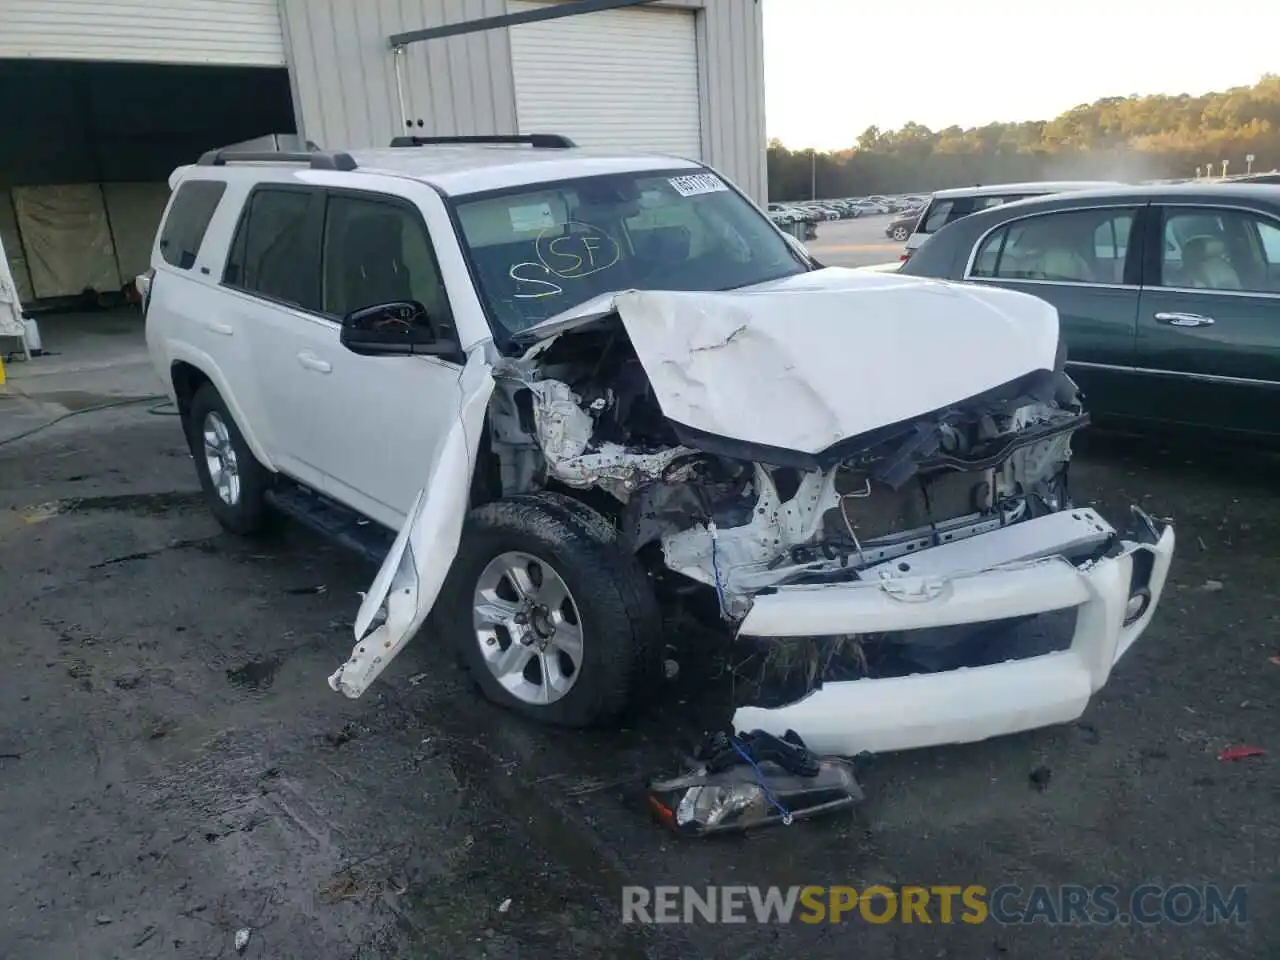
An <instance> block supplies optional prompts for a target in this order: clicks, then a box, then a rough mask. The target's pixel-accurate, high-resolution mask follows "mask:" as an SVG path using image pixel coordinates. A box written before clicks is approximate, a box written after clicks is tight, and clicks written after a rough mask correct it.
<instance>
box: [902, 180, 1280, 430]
mask: <svg viewBox="0 0 1280 960" xmlns="http://www.w3.org/2000/svg"><path fill="white" fill-rule="evenodd" d="M900 273H902V274H905V275H912V276H922V277H938V278H943V279H951V280H964V281H966V282H970V283H993V284H996V285H998V286H1002V287H1008V288H1009V289H1012V290H1021V291H1023V292H1025V293H1031V294H1034V295H1035V296H1038V297H1040V298H1041V299H1043V300H1047V301H1048V302H1049V303H1051V304H1053V305H1054V306H1055V307H1057V308H1058V314H1059V317H1060V320H1061V330H1062V337H1063V340H1064V341H1065V342H1066V348H1067V357H1068V362H1067V367H1068V369H1069V371H1070V373H1071V376H1072V378H1073V379H1075V380H1076V382H1077V383H1078V384H1079V385H1080V387H1081V389H1082V390H1083V391H1084V392H1085V396H1086V398H1087V401H1088V405H1089V409H1090V411H1091V412H1092V413H1093V415H1094V416H1095V417H1096V418H1098V419H1102V420H1110V421H1113V422H1122V423H1126V424H1127V425H1129V426H1136V427H1139V428H1141V427H1144V426H1150V427H1154V426H1164V427H1187V428H1192V429H1195V430H1196V431H1198V432H1204V431H1205V430H1208V431H1212V432H1214V433H1219V434H1231V435H1235V436H1253V437H1255V438H1258V439H1262V438H1263V437H1268V438H1272V439H1274V438H1280V187H1277V186H1267V185H1257V184H1253V185H1245V184H1195V183H1185V184H1173V185H1164V186H1150V187H1139V186H1134V187H1125V188H1109V189H1106V190H1090V191H1088V192H1085V193H1070V194H1058V195H1056V196H1050V197H1040V198H1036V199H1031V200H1022V201H1018V202H1016V203H1009V204H1006V205H1004V206H1000V207H995V208H993V209H990V210H986V211H983V212H981V213H975V214H973V215H972V216H969V217H965V218H964V219H962V220H957V221H956V222H954V223H952V224H949V225H948V226H946V227H944V228H943V229H942V230H939V231H938V232H937V233H936V234H934V235H933V236H932V237H931V238H930V239H929V240H928V241H927V242H926V243H925V244H924V245H923V246H922V247H921V248H920V249H919V250H918V251H917V252H916V254H915V256H913V257H912V258H911V259H910V260H909V261H907V263H905V264H904V265H903V267H902V269H901V271H900ZM975 349H991V350H998V349H1000V345H999V344H984V345H978V344H975Z"/></svg>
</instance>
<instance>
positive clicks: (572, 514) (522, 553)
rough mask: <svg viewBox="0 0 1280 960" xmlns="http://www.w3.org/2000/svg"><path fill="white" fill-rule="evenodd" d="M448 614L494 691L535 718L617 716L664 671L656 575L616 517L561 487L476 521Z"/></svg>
mask: <svg viewBox="0 0 1280 960" xmlns="http://www.w3.org/2000/svg"><path fill="white" fill-rule="evenodd" d="M440 601H441V602H440V603H438V604H437V611H438V612H439V613H440V614H441V616H439V617H438V618H437V623H438V625H439V628H440V630H441V631H442V633H444V634H445V638H446V639H447V640H448V641H449V642H452V643H454V644H456V645H457V649H458V650H459V651H460V652H461V653H462V657H463V660H464V661H465V663H466V665H467V669H468V671H469V672H470V673H471V675H472V677H473V678H474V679H475V681H476V683H477V684H478V685H479V686H480V689H481V690H482V691H483V692H484V694H485V696H486V697H488V698H489V699H490V700H492V701H493V702H494V703H496V704H499V705H500V706H503V707H506V708H508V709H510V710H513V711H515V712H517V713H521V714H523V715H524V716H527V717H530V718H532V719H535V720H538V721H541V722H544V723H549V724H554V725H557V726H565V727H588V726H595V725H598V724H602V723H607V722H608V721H610V720H614V719H616V718H617V717H618V716H619V715H621V714H623V713H624V712H626V711H627V710H628V709H629V708H631V707H632V706H634V705H635V704H636V703H637V702H638V700H639V699H640V696H641V694H642V693H643V692H645V690H646V687H651V686H652V682H653V678H654V677H655V676H660V666H661V652H662V619H661V614H660V612H659V609H658V604H657V600H656V598H655V597H654V593H653V588H652V586H651V585H650V582H649V578H648V576H647V575H646V574H645V572H644V570H643V569H642V568H641V566H640V564H639V563H638V561H637V560H636V558H635V557H634V556H632V555H631V554H629V553H627V552H626V551H624V550H623V549H622V548H621V547H619V546H618V544H617V538H616V533H615V532H614V530H613V527H612V526H611V525H610V524H609V522H608V521H607V520H606V519H605V518H604V517H603V516H601V515H600V514H599V513H597V512H596V511H594V510H592V509H591V508H590V507H588V506H586V505H584V504H581V503H579V502H577V501H574V500H572V499H571V498H569V497H565V496H562V495H559V494H555V493H539V494H529V495H522V496H516V497H510V498H507V499H505V500H499V501H496V502H494V503H489V504H485V505H484V506H481V507H478V508H477V509H475V510H473V511H472V512H471V514H470V516H469V517H468V518H467V524H466V527H465V529H464V530H463V535H462V542H461V545H460V548H459V551H458V555H457V557H456V559H455V560H454V564H453V568H452V569H451V571H450V574H449V580H448V582H447V583H446V585H445V589H444V592H443V594H442V596H441V598H440Z"/></svg>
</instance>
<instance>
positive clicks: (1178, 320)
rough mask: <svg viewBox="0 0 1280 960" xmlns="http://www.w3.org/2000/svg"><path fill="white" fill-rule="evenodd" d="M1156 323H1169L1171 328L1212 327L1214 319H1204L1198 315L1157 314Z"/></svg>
mask: <svg viewBox="0 0 1280 960" xmlns="http://www.w3.org/2000/svg"><path fill="white" fill-rule="evenodd" d="M1156 323H1167V324H1168V325H1169V326H1171V327H1210V326H1213V317H1202V316H1200V314H1198V313H1157V314H1156Z"/></svg>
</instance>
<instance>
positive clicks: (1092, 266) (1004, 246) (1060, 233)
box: [970, 210, 1135, 284]
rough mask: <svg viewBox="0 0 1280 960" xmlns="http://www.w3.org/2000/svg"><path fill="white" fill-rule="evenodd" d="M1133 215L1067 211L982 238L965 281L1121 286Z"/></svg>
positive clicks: (1028, 220)
mask: <svg viewBox="0 0 1280 960" xmlns="http://www.w3.org/2000/svg"><path fill="white" fill-rule="evenodd" d="M1134 216H1135V211H1133V210H1071V211H1065V212H1062V213H1050V214H1045V215H1042V216H1038V217H1028V218H1026V219H1024V220H1016V221H1014V222H1013V223H1010V224H1008V225H1006V226H1004V227H1001V228H999V229H997V230H995V231H993V232H992V233H990V234H988V235H987V236H986V238H985V239H984V240H983V241H982V243H981V245H980V246H979V248H978V251H977V256H976V257H974V261H973V268H972V270H971V272H970V276H974V277H989V278H992V279H1001V280H1057V281H1062V282H1071V283H1097V284H1120V283H1124V265H1125V257H1126V256H1127V255H1128V250H1129V233H1130V231H1131V230H1132V228H1133V220H1134Z"/></svg>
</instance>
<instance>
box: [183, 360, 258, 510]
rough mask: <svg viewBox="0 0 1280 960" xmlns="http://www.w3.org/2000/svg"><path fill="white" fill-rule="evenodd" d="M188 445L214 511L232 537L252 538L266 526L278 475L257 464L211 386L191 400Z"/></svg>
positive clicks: (197, 392) (206, 497)
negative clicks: (270, 493)
mask: <svg viewBox="0 0 1280 960" xmlns="http://www.w3.org/2000/svg"><path fill="white" fill-rule="evenodd" d="M186 429H187V445H188V446H189V447H190V449H191V456H192V457H193V458H194V459H195V462H196V473H197V474H198V475H199V477H200V486H201V487H202V488H203V489H204V495H205V500H206V501H207V502H208V504H209V510H210V511H211V512H212V513H213V515H214V517H215V518H217V520H218V522H219V523H220V524H222V525H223V526H224V527H226V528H227V529H228V530H230V531H231V532H232V533H238V534H243V535H251V534H256V533H260V532H262V531H263V530H264V529H265V528H266V527H267V526H268V523H267V520H268V513H267V503H266V492H267V490H268V489H269V488H270V487H271V483H272V480H273V474H272V473H271V471H270V470H268V469H267V468H266V467H264V466H263V465H262V464H261V463H259V462H258V460H257V458H256V457H255V456H254V455H253V451H251V450H250V449H249V445H248V444H247V443H246V442H245V439H244V435H243V434H242V433H241V432H240V428H239V427H238V426H236V422H235V420H234V419H233V418H232V416H231V412H230V411H229V410H228V409H227V404H226V401H224V400H223V399H222V395H221V394H219V393H218V391H217V388H216V387H214V385H213V384H212V383H206V384H204V385H203V386H201V387H200V389H199V390H197V391H196V393H195V396H194V397H192V398H191V406H190V408H189V409H188V410H187V416H186Z"/></svg>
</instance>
